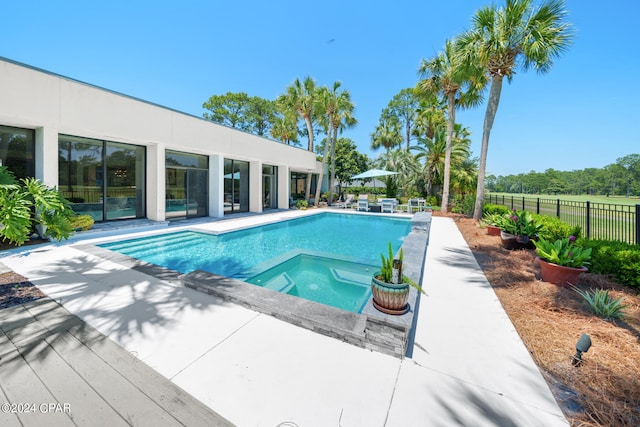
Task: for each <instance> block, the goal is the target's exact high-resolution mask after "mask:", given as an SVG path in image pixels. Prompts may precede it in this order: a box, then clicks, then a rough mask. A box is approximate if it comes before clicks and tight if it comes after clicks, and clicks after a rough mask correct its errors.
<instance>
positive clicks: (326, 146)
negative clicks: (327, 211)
mask: <svg viewBox="0 0 640 427" xmlns="http://www.w3.org/2000/svg"><path fill="white" fill-rule="evenodd" d="M329 144H331V131H329V132H327V140H326V141H325V144H324V153H322V170H320V174H319V175H318V183H317V185H316V200H315V202H314V206H318V204H319V203H320V189H321V188H322V179H323V178H324V168H325V166H326V165H327V156H328V155H329ZM329 193H331V189H329Z"/></svg>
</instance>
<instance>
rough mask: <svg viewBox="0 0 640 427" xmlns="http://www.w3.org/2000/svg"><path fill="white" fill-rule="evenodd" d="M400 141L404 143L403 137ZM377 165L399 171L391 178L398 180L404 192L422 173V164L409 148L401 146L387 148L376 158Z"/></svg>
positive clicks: (404, 192)
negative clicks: (392, 148) (393, 148)
mask: <svg viewBox="0 0 640 427" xmlns="http://www.w3.org/2000/svg"><path fill="white" fill-rule="evenodd" d="M400 141H401V144H402V137H400ZM375 165H376V166H377V167H380V168H381V169H385V170H390V171H394V172H398V174H397V175H393V176H392V177H389V179H395V180H397V182H398V187H399V188H400V189H401V190H402V192H403V194H406V193H407V190H408V188H409V186H411V185H412V184H413V183H414V182H415V181H416V178H417V176H418V175H419V173H420V164H419V163H418V161H417V160H416V158H415V157H414V156H413V155H411V153H410V152H409V151H408V150H405V149H401V148H398V149H395V150H387V151H386V152H385V153H383V154H381V155H380V156H379V157H378V158H377V159H376V160H375Z"/></svg>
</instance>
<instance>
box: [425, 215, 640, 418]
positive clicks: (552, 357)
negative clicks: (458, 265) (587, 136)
mask: <svg viewBox="0 0 640 427" xmlns="http://www.w3.org/2000/svg"><path fill="white" fill-rule="evenodd" d="M434 215H441V214H439V213H438V214H436V213H434ZM452 216H453V215H452ZM454 220H455V221H456V224H457V226H458V229H459V230H460V231H461V233H462V235H463V236H464V238H465V240H466V241H467V243H468V244H469V247H470V248H471V251H472V252H473V254H474V255H475V257H476V260H477V261H478V264H480V266H481V268H482V270H483V271H484V274H485V276H486V277H487V279H488V280H489V282H490V283H491V286H492V287H493V289H494V291H495V292H496V294H497V295H498V298H499V299H500V302H501V303H502V305H503V307H504V308H505V311H506V312H507V314H508V315H509V318H510V319H511V321H512V322H513V324H514V326H515V327H516V329H517V331H518V334H519V335H520V337H521V338H522V340H523V342H524V344H525V346H527V348H528V349H529V351H530V352H531V356H532V357H533V359H534V361H535V362H536V363H537V365H538V367H539V368H540V370H541V371H542V373H543V375H544V376H545V378H546V379H547V382H548V383H549V386H550V388H551V390H552V391H553V392H554V394H555V395H556V399H557V400H558V403H559V404H560V406H561V407H562V409H563V411H564V412H565V416H566V417H567V419H568V420H569V423H570V424H571V425H572V426H576V427H577V426H580V427H586V426H589V427H591V426H607V427H609V426H624V427H638V426H640V380H639V378H638V372H640V295H638V292H637V291H635V290H633V289H631V288H628V287H625V286H622V285H620V284H618V283H615V281H613V280H612V279H611V278H610V277H605V276H602V275H597V274H589V273H587V274H583V275H582V276H581V279H580V280H579V282H578V284H577V286H578V287H579V288H580V289H582V290H586V289H595V288H600V289H608V290H609V291H610V292H611V294H612V296H613V297H614V298H620V297H623V298H625V303H626V304H627V308H626V310H625V312H626V317H625V318H624V319H623V320H617V321H606V320H603V319H601V318H599V317H597V316H596V315H594V314H592V313H591V312H589V310H588V309H587V307H586V305H585V303H584V302H583V300H582V298H581V297H580V296H579V295H578V293H577V292H575V290H573V289H572V288H570V287H568V286H567V287H565V286H557V285H553V284H550V283H546V282H544V281H542V280H541V275H540V267H539V266H538V265H537V264H536V263H535V262H534V259H535V253H534V251H532V250H514V251H509V250H506V249H504V248H502V247H501V244H500V238H499V237H495V236H489V235H487V231H486V230H485V229H483V228H480V227H479V226H478V224H477V223H476V222H475V221H473V220H472V219H470V218H465V217H463V216H460V215H455V216H454ZM581 333H587V334H589V335H590V336H591V339H592V341H593V345H592V347H591V349H590V350H589V351H588V352H587V353H585V354H584V359H585V361H584V363H583V365H582V366H581V367H580V368H576V367H575V366H573V365H572V363H571V357H572V355H573V353H574V352H575V344H576V342H577V340H578V338H579V337H580V334H581Z"/></svg>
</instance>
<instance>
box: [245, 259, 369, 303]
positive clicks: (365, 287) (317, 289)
mask: <svg viewBox="0 0 640 427" xmlns="http://www.w3.org/2000/svg"><path fill="white" fill-rule="evenodd" d="M376 268H377V267H376V266H373V265H367V264H360V263H356V262H348V261H342V260H338V259H335V258H325V257H318V256H311V255H305V254H302V255H297V256H295V257H293V258H291V259H289V260H288V261H285V262H283V263H281V264H278V265H277V266H275V267H274V268H270V269H268V270H266V271H264V272H262V273H260V274H258V275H256V276H254V277H252V278H250V279H249V280H247V282H248V283H253V284H254V285H258V286H262V287H265V288H268V289H273V290H274V291H278V292H283V293H287V294H289V295H294V296H297V297H300V298H304V299H308V300H311V301H315V302H319V303H322V304H327V305H331V306H333V307H338V308H341V309H343V310H348V311H352V312H355V313H359V312H361V311H362V309H363V308H364V306H365V304H366V303H367V301H368V300H369V298H370V297H371V286H370V283H371V276H372V275H373V273H374V272H375V271H376Z"/></svg>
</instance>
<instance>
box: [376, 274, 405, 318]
mask: <svg viewBox="0 0 640 427" xmlns="http://www.w3.org/2000/svg"><path fill="white" fill-rule="evenodd" d="M378 274H379V273H376V274H374V275H373V277H372V278H371V294H372V295H373V306H374V307H375V308H377V309H378V310H380V311H382V312H383V313H387V314H404V313H406V312H407V311H409V304H408V303H407V301H408V300H409V284H408V283H399V284H397V285H396V284H393V283H386V282H383V281H381V280H378V279H377V278H376V276H377V275H378Z"/></svg>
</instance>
